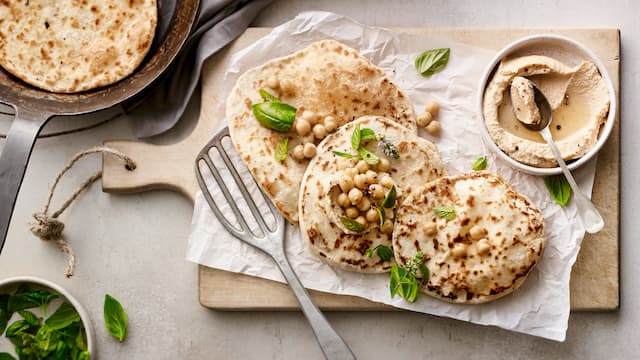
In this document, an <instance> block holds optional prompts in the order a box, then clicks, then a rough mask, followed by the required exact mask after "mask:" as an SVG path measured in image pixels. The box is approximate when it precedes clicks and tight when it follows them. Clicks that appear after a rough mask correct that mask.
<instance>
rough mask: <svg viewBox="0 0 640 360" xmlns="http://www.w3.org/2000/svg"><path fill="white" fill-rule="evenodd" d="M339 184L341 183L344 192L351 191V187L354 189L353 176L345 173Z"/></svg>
mask: <svg viewBox="0 0 640 360" xmlns="http://www.w3.org/2000/svg"><path fill="white" fill-rule="evenodd" d="M338 185H340V189H341V190H342V191H343V192H349V191H350V190H351V189H353V178H352V177H351V176H349V175H347V174H344V175H342V176H341V177H340V181H339V182H338Z"/></svg>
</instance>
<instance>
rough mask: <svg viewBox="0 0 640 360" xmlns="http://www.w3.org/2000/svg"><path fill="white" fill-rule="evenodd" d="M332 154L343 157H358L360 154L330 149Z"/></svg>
mask: <svg viewBox="0 0 640 360" xmlns="http://www.w3.org/2000/svg"><path fill="white" fill-rule="evenodd" d="M332 152H333V154H334V155H337V156H341V157H345V158H359V157H360V154H349V153H345V152H341V151H332Z"/></svg>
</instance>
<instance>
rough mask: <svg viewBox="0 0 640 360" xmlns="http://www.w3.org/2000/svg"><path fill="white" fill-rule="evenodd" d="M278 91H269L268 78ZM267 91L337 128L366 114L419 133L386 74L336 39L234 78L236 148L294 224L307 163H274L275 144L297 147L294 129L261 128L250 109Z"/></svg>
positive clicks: (230, 107)
mask: <svg viewBox="0 0 640 360" xmlns="http://www.w3.org/2000/svg"><path fill="white" fill-rule="evenodd" d="M272 76H274V77H276V78H277V79H278V80H279V84H280V86H279V88H278V89H269V88H268V86H267V83H268V81H267V80H268V79H269V78H270V77H272ZM260 89H267V90H269V91H270V92H272V93H273V94H274V95H276V96H277V97H278V98H279V99H280V100H281V101H282V102H284V103H287V104H290V105H293V106H295V107H296V108H297V110H298V112H297V114H298V116H300V114H302V112H303V111H305V110H310V111H313V112H314V113H317V114H320V115H322V116H329V115H330V116H333V117H335V118H336V120H337V123H338V126H341V125H344V124H346V123H348V122H350V121H353V120H354V119H356V118H358V117H360V116H364V115H379V116H384V117H388V118H391V119H393V120H395V121H397V122H398V123H399V124H401V125H403V126H405V127H406V128H407V129H409V131H410V133H412V134H415V133H416V132H417V129H416V125H415V112H414V110H413V105H412V104H411V101H410V99H409V98H408V97H407V96H406V95H404V94H403V93H402V91H400V89H398V87H397V86H396V85H395V84H393V83H392V82H391V80H390V79H389V78H388V77H387V76H386V75H385V74H384V72H383V71H382V70H381V69H379V68H377V67H376V66H374V65H372V64H371V63H369V62H368V61H367V60H366V59H365V58H363V57H361V56H360V55H358V53H357V52H356V51H355V50H354V49H351V48H349V47H347V46H345V45H343V44H341V43H339V42H336V41H334V40H324V41H320V42H316V43H313V44H311V45H310V46H308V47H307V48H305V49H303V50H301V51H298V52H296V53H293V54H291V55H289V56H286V57H283V58H279V59H275V60H272V61H269V62H268V63H266V64H264V65H262V66H260V67H257V68H253V69H250V70H248V71H247V72H246V73H244V74H243V75H242V76H240V78H239V79H238V82H237V84H236V86H235V87H234V89H233V90H232V91H231V94H230V95H229V97H228V99H227V108H226V119H227V121H228V124H229V132H230V134H231V139H232V141H233V144H234V146H235V148H236V149H237V150H238V152H239V153H240V156H241V157H242V159H243V160H244V161H245V163H246V164H247V166H248V168H249V170H250V171H251V172H252V174H253V176H254V177H255V179H256V180H257V182H258V184H259V185H260V187H261V188H262V190H264V192H265V193H266V194H267V195H268V196H269V197H270V199H271V201H272V202H273V203H274V204H275V206H276V207H277V208H278V210H280V212H281V213H282V214H283V215H284V216H285V217H286V218H287V219H288V220H289V221H290V222H292V223H297V222H298V189H299V188H300V180H301V179H302V175H303V174H304V171H305V169H306V168H307V164H308V160H304V161H296V160H294V159H293V158H292V157H291V156H287V158H286V159H285V160H284V162H283V163H280V162H278V161H276V160H275V159H274V156H273V154H274V150H275V148H276V144H277V143H278V141H280V139H282V138H283V137H285V136H286V137H289V138H290V139H289V150H290V151H291V149H293V148H294V147H295V146H296V145H298V144H300V143H301V139H300V137H299V136H298V135H297V134H296V133H295V130H294V128H295V127H294V128H292V130H291V131H290V132H289V133H286V134H281V133H278V132H276V131H274V130H270V129H267V128H265V127H263V126H261V125H260V124H259V123H258V121H257V120H256V118H255V116H254V115H253V113H252V111H251V105H252V104H255V103H260V102H262V100H261V97H260V94H259V90H260Z"/></svg>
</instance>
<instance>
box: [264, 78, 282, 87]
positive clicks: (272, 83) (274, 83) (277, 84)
mask: <svg viewBox="0 0 640 360" xmlns="http://www.w3.org/2000/svg"><path fill="white" fill-rule="evenodd" d="M267 86H268V87H270V88H272V89H277V88H279V87H280V81H279V80H278V78H277V77H276V76H275V75H271V76H269V78H267Z"/></svg>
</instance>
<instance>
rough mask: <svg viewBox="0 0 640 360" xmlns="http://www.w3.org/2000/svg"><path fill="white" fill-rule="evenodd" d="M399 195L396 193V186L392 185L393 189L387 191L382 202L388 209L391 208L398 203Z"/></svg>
mask: <svg viewBox="0 0 640 360" xmlns="http://www.w3.org/2000/svg"><path fill="white" fill-rule="evenodd" d="M397 196H398V195H397V193H396V186H395V185H393V186H392V187H391V190H389V192H388V193H387V196H385V198H384V201H383V202H382V206H383V207H385V208H387V209H391V208H392V207H394V206H395V205H396V200H397Z"/></svg>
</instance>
